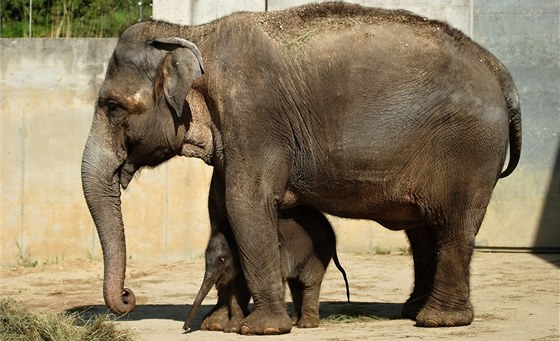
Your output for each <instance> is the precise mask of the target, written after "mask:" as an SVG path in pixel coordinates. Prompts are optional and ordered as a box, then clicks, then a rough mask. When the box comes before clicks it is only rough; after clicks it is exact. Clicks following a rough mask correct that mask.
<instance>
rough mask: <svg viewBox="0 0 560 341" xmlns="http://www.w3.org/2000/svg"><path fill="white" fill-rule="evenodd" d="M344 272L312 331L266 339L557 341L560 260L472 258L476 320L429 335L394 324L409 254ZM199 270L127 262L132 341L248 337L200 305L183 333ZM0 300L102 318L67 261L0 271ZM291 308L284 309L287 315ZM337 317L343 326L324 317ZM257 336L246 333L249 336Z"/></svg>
mask: <svg viewBox="0 0 560 341" xmlns="http://www.w3.org/2000/svg"><path fill="white" fill-rule="evenodd" d="M339 258H340V261H341V263H342V265H343V266H344V267H345V269H346V272H347V274H348V279H349V282H350V290H351V295H352V296H351V303H348V302H346V296H345V289H344V282H343V280H342V276H341V275H340V273H339V272H338V271H337V270H336V268H335V267H334V266H333V265H332V264H331V266H330V267H329V270H328V271H327V275H326V277H325V280H324V282H323V287H322V292H321V308H320V313H321V317H322V318H323V320H322V322H321V325H320V326H319V328H316V329H299V328H293V329H292V332H291V334H288V335H280V336H272V337H270V336H269V337H266V338H267V339H269V340H366V339H367V340H370V339H378V340H392V339H401V338H409V339H414V340H417V339H425V340H438V339H445V340H450V339H452V340H462V339H468V340H496V339H502V340H508V341H512V340H554V341H557V340H559V338H560V334H559V324H560V322H559V320H560V271H559V270H560V255H531V254H522V253H481V252H477V253H475V256H474V259H473V262H472V264H471V268H472V275H471V282H472V301H473V304H474V307H475V315H476V317H475V320H474V322H473V324H472V325H470V326H467V327H455V328H445V329H425V328H418V327H414V322H413V321H410V320H407V319H402V318H400V311H401V308H402V302H404V301H405V300H406V298H407V297H408V294H409V292H410V288H411V285H412V260H411V256H408V255H354V254H341V255H339ZM203 270H204V265H203V260H202V259H198V260H194V261H189V262H178V263H169V264H141V263H139V262H132V263H131V264H129V266H128V270H127V279H126V283H127V286H128V287H130V288H131V289H132V290H134V292H135V294H136V297H137V303H138V306H137V307H136V310H135V311H134V312H133V313H132V314H131V315H130V316H128V317H125V318H122V319H120V320H119V322H118V323H120V324H121V325H122V326H123V328H127V329H132V330H133V331H134V333H135V335H136V337H137V338H138V340H201V339H204V340H247V337H245V336H241V335H235V334H233V335H232V334H224V333H221V332H205V331H200V330H198V326H199V325H200V322H201V319H202V316H203V315H204V314H205V313H206V312H207V311H209V310H210V308H211V307H212V305H213V304H214V303H215V302H216V296H215V291H213V292H212V293H211V294H210V295H209V296H208V297H207V299H206V300H205V302H204V305H203V307H202V308H201V310H199V314H198V315H199V317H198V318H197V319H196V320H195V321H194V322H193V324H192V327H194V328H193V329H194V331H192V332H191V333H189V334H182V333H181V327H182V324H183V321H184V319H185V317H186V315H187V312H188V309H189V307H190V303H192V301H193V300H194V297H195V295H196V292H197V290H198V287H199V285H200V281H201V279H202V274H203ZM0 278H1V281H0V294H1V295H2V296H8V297H11V298H14V299H16V300H19V301H21V302H23V303H24V304H26V305H28V306H30V307H33V308H46V309H49V310H54V311H65V310H71V311H79V312H82V313H83V314H84V315H85V316H86V317H88V316H91V315H92V314H98V313H104V312H107V308H106V307H105V305H104V304H103V296H102V292H101V290H102V289H101V285H102V278H103V265H102V263H100V262H92V261H86V260H83V261H65V262H63V263H62V264H57V265H49V266H42V267H36V268H24V267H18V268H4V269H0ZM290 308H291V304H288V309H290ZM331 315H341V316H344V317H345V319H344V320H345V321H344V322H342V321H337V320H335V319H332V318H328V317H329V316H331ZM255 338H258V339H260V338H262V337H250V340H253V339H255Z"/></svg>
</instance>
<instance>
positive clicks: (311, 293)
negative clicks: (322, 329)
mask: <svg viewBox="0 0 560 341" xmlns="http://www.w3.org/2000/svg"><path fill="white" fill-rule="evenodd" d="M320 291H321V281H319V282H318V283H312V284H308V285H305V284H304V285H303V290H302V304H301V315H300V317H299V320H298V321H297V326H298V327H300V328H317V327H319V292H320Z"/></svg>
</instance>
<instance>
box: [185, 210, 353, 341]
mask: <svg viewBox="0 0 560 341" xmlns="http://www.w3.org/2000/svg"><path fill="white" fill-rule="evenodd" d="M278 240H279V247H280V257H281V263H282V279H283V282H284V285H285V284H286V283H287V284H288V287H289V289H290V292H291V295H292V300H293V305H294V313H293V315H292V322H293V324H294V325H297V326H298V327H302V328H313V327H317V326H318V325H319V292H320V289H321V283H322V281H323V277H324V274H325V271H326V269H327V266H328V264H329V262H330V260H331V258H332V259H333V261H334V263H335V265H336V266H337V268H338V269H339V270H340V272H341V273H342V275H343V277H344V281H345V284H346V295H347V298H348V300H350V293H349V289H348V281H347V279H346V273H345V271H344V269H343V268H342V267H341V265H340V263H339V261H338V257H337V254H336V237H335V234H334V231H333V229H332V226H331V225H330V223H329V222H328V220H327V219H326V217H325V216H324V215H323V214H322V213H321V212H319V211H316V210H314V209H311V208H307V207H299V208H296V209H292V210H290V211H289V212H288V213H286V214H284V215H283V216H282V218H281V219H279V224H278ZM205 257H206V270H205V274H204V280H203V283H202V286H201V288H200V290H199V292H198V294H197V297H196V299H195V301H194V303H193V305H192V307H191V311H190V313H189V316H188V318H187V321H186V322H185V324H184V326H183V329H185V330H189V327H188V326H189V324H190V322H191V320H192V319H193V317H194V315H195V314H196V311H197V309H198V308H199V306H200V304H201V303H202V301H203V300H204V298H205V297H206V295H207V294H208V292H209V291H210V289H211V288H212V286H214V285H216V288H217V290H218V303H217V304H216V306H215V307H214V308H213V309H212V310H211V311H210V313H209V314H208V315H207V316H206V317H205V318H204V320H203V322H202V325H201V329H202V330H218V331H219V330H223V331H225V332H237V331H238V330H239V324H240V322H241V320H242V319H243V318H244V317H245V316H246V315H247V314H248V310H247V306H248V303H249V300H250V294H249V291H248V289H247V285H246V282H245V278H244V276H243V272H242V271H241V266H240V262H239V254H238V251H237V247H236V244H235V240H234V238H233V235H232V232H231V230H230V229H228V228H223V229H221V230H218V231H213V232H212V235H211V237H210V241H209V243H208V246H207V248H206V252H205Z"/></svg>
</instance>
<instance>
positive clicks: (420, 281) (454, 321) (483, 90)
mask: <svg viewBox="0 0 560 341" xmlns="http://www.w3.org/2000/svg"><path fill="white" fill-rule="evenodd" d="M508 142H509V149H510V157H509V163H508V165H507V168H506V169H505V170H503V171H502V169H503V166H504V164H505V159H506V157H507V149H508ZM520 149H521V117H520V109H519V100H518V95H517V92H516V89H515V86H514V84H513V82H512V79H511V77H510V75H509V74H508V72H507V70H506V69H505V67H504V66H503V65H502V64H501V63H500V62H499V61H498V60H497V59H496V58H495V57H494V56H492V55H491V54H490V53H489V52H488V51H486V50H485V49H483V48H482V47H480V46H479V45H477V44H476V43H475V42H473V41H472V40H470V39H469V38H468V37H466V36H465V35H463V34H462V33H461V32H459V31H457V30H455V29H453V28H451V27H449V26H448V25H447V24H445V23H442V22H438V21H432V20H428V19H426V18H423V17H419V16H416V15H413V14H411V13H409V12H405V11H391V10H384V9H374V8H364V7H360V6H357V5H349V4H343V3H327V4H321V5H316V4H313V5H306V6H303V7H298V8H294V9H291V10H286V11H278V12H271V13H238V14H234V15H231V16H228V17H225V18H223V19H220V20H217V21H214V22H212V23H209V24H206V25H201V26H192V27H188V26H178V25H172V24H168V23H164V22H158V21H148V22H143V23H139V24H135V25H133V26H132V27H130V28H129V29H127V30H126V31H125V32H124V33H123V35H122V36H121V38H120V40H119V42H118V44H117V46H116V48H115V51H114V53H113V55H112V57H111V60H110V61H109V65H108V69H107V74H106V77H105V81H104V83H103V85H102V87H101V89H100V92H99V98H98V100H97V103H96V107H95V114H94V119H93V125H92V128H91V132H90V135H89V138H88V140H87V144H86V147H85V150H84V155H83V160H82V182H83V190H84V194H85V197H86V201H87V204H88V207H89V209H90V212H91V215H92V217H93V219H94V222H95V225H96V227H97V230H98V233H99V237H100V240H101V244H102V248H103V257H104V267H105V273H104V288H103V291H104V297H105V302H106V303H107V305H108V306H109V308H110V309H111V310H113V311H114V312H116V313H119V314H124V313H127V312H129V311H131V310H132V309H133V308H134V304H135V301H134V295H133V294H132V292H131V291H130V290H129V289H125V288H124V274H125V266H126V265H125V261H126V247H125V237H124V228H123V222H122V217H121V203H120V186H122V187H123V188H126V187H127V185H128V184H129V182H130V180H131V177H132V176H133V174H134V172H135V171H136V170H137V169H139V168H140V167H142V166H155V165H158V164H160V163H162V162H163V161H165V160H167V159H169V158H171V157H174V156H176V155H183V156H190V157H199V158H201V159H203V160H204V161H205V162H206V163H208V164H209V165H212V166H213V167H214V174H213V178H212V183H211V188H210V199H209V212H210V218H211V224H212V228H214V229H216V228H217V226H220V224H229V225H230V226H231V229H232V231H233V233H234V236H235V239H236V242H237V244H238V248H239V252H240V260H241V265H242V268H243V272H244V275H245V278H246V280H247V285H248V288H249V291H250V292H251V294H252V296H253V299H254V309H253V311H252V313H251V314H250V315H249V316H247V317H246V318H245V319H244V320H243V321H242V325H241V328H240V330H241V332H242V333H244V334H251V333H257V334H268V333H285V332H289V331H290V329H291V326H292V323H291V320H290V318H289V316H288V315H287V313H286V312H285V310H284V307H283V304H282V302H283V296H282V276H281V270H280V254H279V249H278V234H277V225H278V212H279V211H280V210H282V209H285V208H289V207H294V206H297V205H307V206H311V207H315V208H317V209H319V210H321V211H324V212H327V213H330V214H334V215H338V216H342V217H348V218H360V219H371V220H375V221H377V222H379V223H381V224H382V225H384V226H385V227H387V228H389V229H392V230H404V231H405V232H406V234H407V236H408V238H409V240H410V244H411V247H412V253H413V258H414V275H415V284H414V289H413V292H412V294H411V296H410V298H409V299H408V301H407V302H406V303H405V306H404V314H405V316H408V317H411V318H413V319H416V321H417V324H418V325H420V326H452V325H466V324H470V323H471V322H472V320H473V308H472V305H471V302H470V292H469V290H470V288H469V264H470V260H471V255H472V252H473V245H474V240H475V235H476V234H477V232H478V229H479V227H480V225H481V223H482V220H483V218H484V215H485V212H486V207H487V205H488V203H489V201H490V197H491V193H492V190H493V188H494V186H495V184H496V182H497V180H498V179H499V178H500V177H505V176H507V175H509V174H510V173H511V172H512V171H513V170H514V168H515V167H516V165H517V163H518V160H519V155H520Z"/></svg>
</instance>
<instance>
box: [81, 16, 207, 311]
mask: <svg viewBox="0 0 560 341" xmlns="http://www.w3.org/2000/svg"><path fill="white" fill-rule="evenodd" d="M143 27H144V26H142V24H137V25H135V26H132V27H131V28H129V29H128V30H127V31H125V33H123V35H122V36H121V38H120V40H119V42H118V44H117V46H116V48H115V50H114V52H113V55H112V57H111V59H110V61H109V65H108V68H107V73H106V75H105V80H104V82H103V84H102V86H101V89H100V91H99V97H98V99H97V102H96V105H95V112H94V117H93V123H92V127H91V130H90V133H89V136H88V139H87V142H86V145H85V148H84V153H83V157H82V166H81V174H82V187H83V192H84V196H85V199H86V202H87V206H88V209H89V211H90V213H91V216H92V218H93V221H94V223H95V226H96V228H97V232H98V234H99V239H100V241H101V246H102V250H103V260H104V283H103V295H104V298H105V303H106V304H107V306H108V307H109V308H110V309H111V310H112V311H113V312H115V313H117V314H126V313H128V312H130V311H132V310H133V309H134V305H135V298H134V294H133V293H132V291H131V290H129V289H126V288H124V276H125V268H126V245H125V236H124V226H123V220H122V215H121V201H120V194H121V193H120V187H121V186H122V188H123V189H125V188H126V187H127V186H128V184H129V182H130V181H131V179H132V176H133V175H134V173H135V172H136V171H137V170H138V169H139V168H141V167H143V166H156V165H158V164H160V163H162V162H164V161H166V160H168V159H169V158H171V157H173V156H176V155H180V154H183V150H185V149H187V150H188V149H189V148H190V149H192V148H191V147H189V146H188V145H189V136H191V135H192V134H191V133H189V131H190V129H191V128H192V126H194V124H193V120H192V117H193V113H192V112H191V110H190V108H189V105H186V104H185V103H186V97H187V94H188V93H189V91H190V89H191V86H192V83H193V81H195V80H196V79H197V78H199V77H201V76H202V74H203V69H202V59H201V55H200V51H199V50H198V48H197V47H196V46H195V45H194V44H193V43H191V42H189V41H187V40H185V39H181V38H177V37H165V38H154V37H153V36H147V33H145V32H146V30H144V28H143ZM199 130H200V129H199ZM204 145H209V144H208V143H205V144H204Z"/></svg>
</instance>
